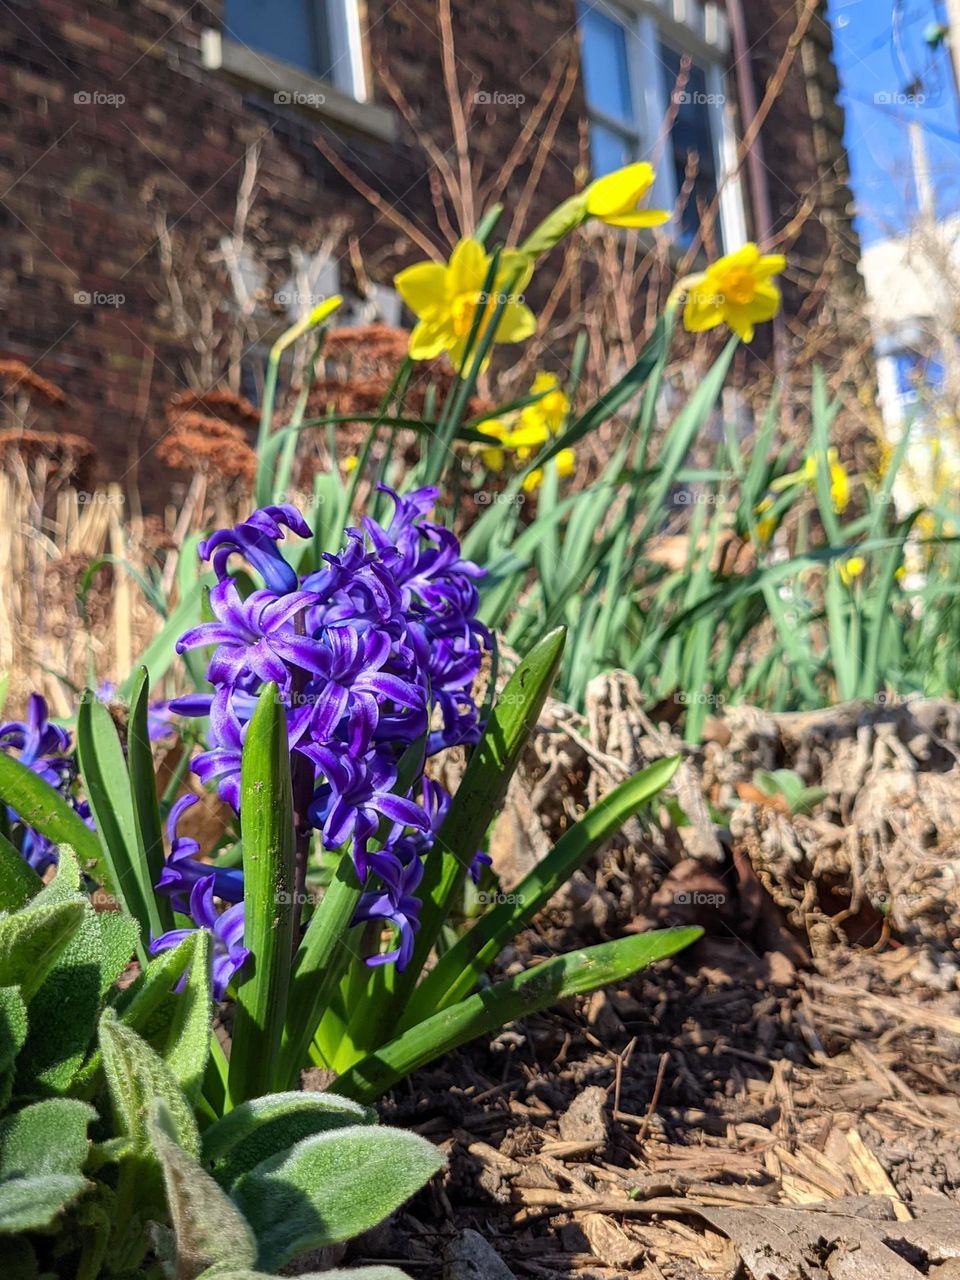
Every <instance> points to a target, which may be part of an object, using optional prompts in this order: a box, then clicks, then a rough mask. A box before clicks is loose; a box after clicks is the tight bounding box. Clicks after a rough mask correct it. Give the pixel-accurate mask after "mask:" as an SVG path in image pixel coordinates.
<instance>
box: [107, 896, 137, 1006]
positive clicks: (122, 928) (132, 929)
mask: <svg viewBox="0 0 960 1280" xmlns="http://www.w3.org/2000/svg"><path fill="white" fill-rule="evenodd" d="M96 917H97V924H98V925H99V926H100V938H101V941H102V942H103V964H102V966H101V969H100V995H101V996H105V995H106V994H107V992H108V991H109V990H110V988H111V987H112V986H113V984H114V983H115V982H116V980H117V979H118V978H119V977H120V975H121V974H122V973H123V971H124V970H125V969H126V967H127V965H128V964H129V963H130V961H131V960H132V959H133V954H134V952H135V951H136V949H137V943H138V942H139V941H140V926H139V925H138V924H137V922H136V920H134V918H133V916H128V915H126V913H125V912H123V911H98V912H97V913H96Z"/></svg>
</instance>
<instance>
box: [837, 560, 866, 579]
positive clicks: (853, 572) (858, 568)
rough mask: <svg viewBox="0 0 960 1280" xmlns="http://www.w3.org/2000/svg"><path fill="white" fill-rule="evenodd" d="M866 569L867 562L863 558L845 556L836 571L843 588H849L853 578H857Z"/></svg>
mask: <svg viewBox="0 0 960 1280" xmlns="http://www.w3.org/2000/svg"><path fill="white" fill-rule="evenodd" d="M866 567H867V562H866V560H864V558H863V556H847V558H846V560H841V561H840V562H839V563H838V565H837V569H838V570H839V572H840V580H841V582H842V583H843V585H844V586H845V587H849V586H850V584H851V583H852V582H853V580H854V578H859V577H860V575H861V573H863V571H864V569H865V568H866Z"/></svg>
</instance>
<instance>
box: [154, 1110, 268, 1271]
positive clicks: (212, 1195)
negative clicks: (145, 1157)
mask: <svg viewBox="0 0 960 1280" xmlns="http://www.w3.org/2000/svg"><path fill="white" fill-rule="evenodd" d="M171 1127H172V1122H171V1118H170V1114H169V1111H168V1109H167V1108H166V1106H165V1105H164V1103H163V1102H162V1101H158V1102H156V1103H154V1105H153V1107H152V1109H151V1113H150V1115H149V1116H148V1119H147V1132H148V1135H149V1138H150V1142H151V1144H152V1146H153V1150H154V1152H155V1153H156V1156H157V1158H158V1159H159V1161H160V1167H161V1169H162V1170H163V1182H164V1186H165V1187H166V1192H167V1204H168V1205H169V1208H170V1217H171V1219H172V1221H173V1228H174V1232H175V1234H176V1242H177V1276H178V1277H180V1280H193V1278H194V1277H196V1276H199V1275H200V1274H201V1273H202V1272H203V1271H205V1270H207V1269H209V1268H218V1267H221V1268H222V1267H225V1266H228V1265H229V1266H231V1267H233V1268H236V1267H241V1268H242V1267H253V1266H255V1265H256V1259H257V1242H256V1240H255V1239H254V1235H253V1232H252V1231H251V1230H250V1227H249V1225H248V1223H247V1222H246V1220H245V1219H244V1217H243V1215H242V1214H241V1213H240V1211H239V1210H238V1209H237V1207H236V1205H235V1204H234V1203H233V1201H232V1200H231V1199H230V1198H229V1197H228V1196H227V1195H226V1193H225V1192H223V1191H221V1189H220V1187H219V1186H218V1185H217V1184H216V1182H214V1180H213V1178H211V1177H210V1175H209V1174H208V1173H204V1171H203V1169H201V1168H200V1165H199V1164H197V1162H196V1160H194V1159H193V1157H192V1156H189V1155H188V1154H187V1153H186V1151H184V1150H183V1148H182V1147H180V1146H179V1145H178V1144H177V1143H176V1142H175V1141H174V1139H173V1137H172V1136H171V1132H170V1130H171Z"/></svg>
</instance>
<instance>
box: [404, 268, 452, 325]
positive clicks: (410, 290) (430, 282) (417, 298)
mask: <svg viewBox="0 0 960 1280" xmlns="http://www.w3.org/2000/svg"><path fill="white" fill-rule="evenodd" d="M446 278H447V269H446V267H444V266H442V265H441V263H439V262H417V263H414V265H413V266H412V267H406V268H405V269H404V270H403V271H400V272H398V273H397V275H395V276H394V277H393V283H394V287H395V288H396V290H397V293H399V295H400V297H401V298H402V299H403V300H404V302H405V303H406V304H407V306H408V307H409V308H410V310H411V311H412V312H413V314H414V315H416V316H422V315H424V313H425V312H428V311H430V310H431V309H432V308H436V307H439V306H442V305H443V301H444V296H445V290H446V283H445V282H446Z"/></svg>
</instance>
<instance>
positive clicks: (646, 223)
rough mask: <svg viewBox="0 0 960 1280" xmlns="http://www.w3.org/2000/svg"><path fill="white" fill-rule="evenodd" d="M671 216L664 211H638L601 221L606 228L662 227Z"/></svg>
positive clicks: (614, 215) (615, 215) (612, 216)
mask: <svg viewBox="0 0 960 1280" xmlns="http://www.w3.org/2000/svg"><path fill="white" fill-rule="evenodd" d="M672 216H673V215H672V214H670V213H667V211H666V210H665V209H638V210H637V212H636V213H618V214H612V215H611V216H609V217H606V218H604V219H603V221H604V222H605V223H606V224H607V226H608V227H662V226H663V224H664V223H665V222H669V221H670V219H671V217H672Z"/></svg>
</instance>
